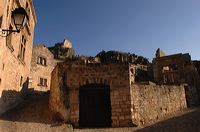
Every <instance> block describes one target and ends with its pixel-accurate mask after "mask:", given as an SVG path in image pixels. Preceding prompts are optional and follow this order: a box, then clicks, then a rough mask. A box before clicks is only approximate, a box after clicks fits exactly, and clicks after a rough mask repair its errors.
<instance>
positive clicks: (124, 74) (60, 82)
mask: <svg viewBox="0 0 200 132" xmlns="http://www.w3.org/2000/svg"><path fill="white" fill-rule="evenodd" d="M141 69H142V70H145V69H147V66H146V65H137V64H130V63H83V62H82V61H79V60H77V61H69V62H64V63H59V64H58V65H57V66H56V67H55V69H54V70H53V72H52V80H53V81H52V85H51V89H50V100H49V107H50V109H51V110H52V112H53V113H54V115H55V117H56V118H60V119H62V120H64V121H66V122H68V123H71V124H72V125H73V126H76V127H111V126H112V127H122V126H135V125H142V124H145V123H148V122H149V121H152V120H157V119H160V118H162V117H164V116H166V115H168V114H171V113H173V112H176V111H178V110H181V109H184V108H186V107H187V105H186V98H185V96H186V95H185V89H184V86H183V85H156V84H154V83H152V82H149V81H145V82H140V80H138V79H136V78H137V74H138V71H141Z"/></svg>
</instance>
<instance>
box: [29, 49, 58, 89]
mask: <svg viewBox="0 0 200 132" xmlns="http://www.w3.org/2000/svg"><path fill="white" fill-rule="evenodd" d="M56 64H57V61H56V60H55V59H54V56H53V54H52V53H51V52H50V51H49V49H48V48H47V47H46V46H45V45H34V46H33V53H32V58H31V73H30V81H29V88H33V89H34V90H36V91H48V90H50V84H51V72H52V71H53V69H54V67H55V66H56Z"/></svg>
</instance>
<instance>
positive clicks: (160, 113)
mask: <svg viewBox="0 0 200 132" xmlns="http://www.w3.org/2000/svg"><path fill="white" fill-rule="evenodd" d="M131 94H132V95H131V104H132V108H131V111H132V119H133V122H135V124H137V125H143V124H145V123H148V122H150V121H154V120H159V119H161V118H163V117H165V116H166V115H168V114H172V113H174V112H177V111H179V110H182V109H184V108H186V107H187V105H186V98H185V89H184V86H178V85H177V86H175V85H155V84H133V85H131Z"/></svg>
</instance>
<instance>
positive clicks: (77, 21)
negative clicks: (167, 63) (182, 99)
mask: <svg viewBox="0 0 200 132" xmlns="http://www.w3.org/2000/svg"><path fill="white" fill-rule="evenodd" d="M34 5H35V10H36V15H37V24H36V28H35V38H34V43H35V44H43V43H45V44H46V45H47V46H52V45H53V44H54V43H56V42H61V41H63V39H64V38H67V39H69V40H70V41H71V42H72V43H73V47H74V48H75V50H76V52H77V53H78V54H80V55H96V54H97V53H98V52H99V51H101V50H103V49H104V50H119V51H126V52H134V53H136V54H138V55H143V56H145V57H147V58H149V60H150V61H151V59H152V58H153V57H154V55H155V51H156V49H157V48H161V49H162V50H163V51H165V53H166V54H173V53H180V52H182V53H188V52H189V53H190V54H191V56H192V59H200V0H59V1H54V0H48V2H47V1H45V0H34Z"/></svg>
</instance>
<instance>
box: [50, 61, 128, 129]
mask: <svg viewBox="0 0 200 132" xmlns="http://www.w3.org/2000/svg"><path fill="white" fill-rule="evenodd" d="M52 80H54V81H52V85H51V90H50V108H51V110H52V111H53V113H54V114H56V115H59V116H61V117H62V119H68V120H67V121H68V122H70V123H72V124H73V125H74V126H79V88H80V87H81V86H84V85H87V84H106V85H109V86H110V98H111V99H110V100H111V113H112V114H111V115H112V117H111V119H112V126H113V127H119V126H130V125H132V119H131V99H130V81H129V65H128V64H105V65H100V64H96V65H94V64H88V65H86V64H75V63H72V64H63V63H61V64H58V65H57V66H56V68H55V69H54V71H53V73H52ZM67 93H69V94H67ZM67 102H68V103H69V104H68V103H67ZM68 112H70V113H69V114H68Z"/></svg>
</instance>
